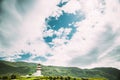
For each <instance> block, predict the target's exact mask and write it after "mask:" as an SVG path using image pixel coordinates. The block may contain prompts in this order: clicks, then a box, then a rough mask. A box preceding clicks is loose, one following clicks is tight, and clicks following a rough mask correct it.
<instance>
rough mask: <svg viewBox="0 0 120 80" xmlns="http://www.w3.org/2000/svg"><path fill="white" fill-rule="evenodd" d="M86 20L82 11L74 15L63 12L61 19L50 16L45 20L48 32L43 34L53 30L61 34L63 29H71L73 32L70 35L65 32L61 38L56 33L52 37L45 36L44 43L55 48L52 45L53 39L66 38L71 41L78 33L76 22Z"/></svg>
mask: <svg viewBox="0 0 120 80" xmlns="http://www.w3.org/2000/svg"><path fill="white" fill-rule="evenodd" d="M84 19H85V15H84V14H83V13H82V12H81V11H76V12H75V13H74V14H73V13H66V12H64V11H62V14H61V15H60V16H59V17H56V16H49V17H48V18H46V19H45V21H46V30H44V32H43V33H46V32H47V31H49V30H53V31H56V32H59V30H60V29H61V28H63V29H71V32H70V33H69V34H67V35H66V36H63V35H65V33H64V31H63V32H61V36H60V35H59V36H58V35H57V34H56V33H53V35H52V36H49V35H48V36H44V37H43V39H44V41H45V42H46V43H47V44H48V45H49V46H50V47H51V46H54V44H51V43H52V41H53V39H55V38H60V39H62V38H63V37H66V38H65V39H66V40H70V39H71V38H72V36H73V35H74V34H75V32H76V31H77V26H75V23H76V22H79V21H82V20H84Z"/></svg>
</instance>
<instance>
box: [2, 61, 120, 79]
mask: <svg viewBox="0 0 120 80" xmlns="http://www.w3.org/2000/svg"><path fill="white" fill-rule="evenodd" d="M36 65H37V64H35V63H26V62H8V61H0V75H3V74H11V73H18V74H21V75H27V74H29V73H33V72H35V70H36ZM42 74H43V75H45V76H72V77H104V78H108V79H109V80H120V77H119V75H120V70H118V69H116V68H93V69H80V68H77V67H61V66H43V65H42Z"/></svg>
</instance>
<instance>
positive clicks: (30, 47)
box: [0, 0, 120, 69]
mask: <svg viewBox="0 0 120 80" xmlns="http://www.w3.org/2000/svg"><path fill="white" fill-rule="evenodd" d="M36 1H37V2H36V3H35V6H34V7H33V8H32V9H31V10H30V11H29V12H28V13H26V15H24V16H22V15H21V14H20V13H19V12H17V10H16V8H15V3H11V4H10V6H8V5H7V6H6V5H4V6H5V7H6V8H5V13H7V14H9V15H12V16H13V18H15V19H14V21H15V22H14V21H12V20H11V17H9V18H8V20H7V18H5V19H2V20H3V22H4V23H6V24H3V23H2V24H0V25H2V27H4V28H3V29H2V28H0V31H2V33H3V34H5V37H6V39H8V40H9V38H11V37H12V38H11V39H10V41H11V42H10V41H8V43H9V42H10V44H12V45H11V46H10V47H9V48H8V47H5V46H2V45H0V51H2V52H3V53H4V54H3V53H2V54H1V55H0V57H5V56H6V57H8V58H6V60H10V61H11V60H12V61H13V60H14V58H15V57H14V58H12V57H11V56H14V55H16V58H20V56H18V55H19V54H22V53H20V51H21V50H24V51H26V52H30V53H31V54H33V56H32V57H31V58H30V59H29V60H28V62H33V61H32V59H33V58H35V57H36V56H40V55H42V56H44V57H45V54H46V53H51V54H52V55H53V56H51V57H47V59H48V60H47V61H46V62H44V63H43V62H41V63H43V64H47V65H62V66H72V65H70V64H69V62H70V61H71V60H72V59H74V58H76V57H79V56H83V55H87V54H88V53H89V52H90V51H91V50H92V49H93V48H95V47H97V46H101V45H102V46H101V47H98V48H99V50H103V47H104V44H99V45H98V43H100V40H101V41H102V40H104V39H103V37H102V36H101V35H103V36H104V35H106V34H103V33H104V32H105V31H106V28H107V27H106V25H109V26H110V27H111V28H112V31H113V34H114V33H116V37H117V38H116V39H115V41H114V43H113V44H112V46H108V45H107V42H106V43H105V45H107V46H108V47H107V48H108V49H106V50H105V51H103V52H102V51H100V52H101V53H100V54H101V55H98V57H97V58H98V61H97V62H95V63H92V64H91V65H89V66H85V67H84V68H91V67H95V66H98V67H100V66H107V67H109V66H111V67H116V68H119V69H120V65H119V61H116V60H114V59H111V58H108V57H107V58H103V57H105V56H106V55H109V52H110V51H111V49H114V47H115V46H117V45H119V42H120V35H119V34H120V33H118V31H119V29H120V23H119V21H120V15H119V14H120V8H119V7H120V5H119V3H118V2H117V1H113V0H106V2H105V3H106V4H105V5H103V4H102V2H100V0H93V1H91V0H80V1H78V0H70V1H69V2H68V3H67V4H66V5H65V6H64V7H62V8H59V7H57V6H56V5H57V4H58V3H59V0H53V1H50V2H49V0H36ZM4 4H8V3H7V2H6V3H4ZM9 8H10V9H9ZM61 10H64V11H65V12H68V13H73V12H74V13H75V11H76V10H81V11H83V13H85V17H86V19H85V20H83V21H81V22H78V23H77V24H76V25H77V32H76V33H75V34H74V36H73V37H72V39H71V40H66V39H65V37H66V35H67V34H69V33H70V31H71V29H69V28H66V29H63V28H61V29H60V30H59V31H53V30H49V31H47V33H44V34H43V33H42V31H43V30H44V29H45V27H46V25H45V21H44V20H45V18H46V17H49V16H50V15H52V16H56V15H57V16H60V14H62V13H61ZM101 10H103V11H104V13H101ZM3 17H6V16H3ZM4 20H5V21H4ZM8 21H9V22H8ZM14 23H15V24H14ZM63 32H64V35H63V37H62V38H59V37H58V38H56V39H54V40H53V43H54V44H57V45H56V46H55V47H53V48H50V47H49V46H48V45H47V44H46V43H45V41H44V40H43V36H46V35H47V36H52V35H53V34H54V33H55V34H56V35H57V36H60V35H61V34H62V33H63ZM0 36H1V35H0ZM110 36H111V35H110ZM13 37H15V40H12V39H14V38H13ZM16 37H17V39H16ZM5 41H7V40H5ZM64 42H68V44H64ZM28 43H29V44H28ZM3 47H4V48H3ZM9 56H10V57H9ZM91 57H92V55H91ZM36 62H37V61H36ZM110 63H112V64H110ZM73 64H74V63H73ZM74 66H78V65H74ZM78 67H81V66H78Z"/></svg>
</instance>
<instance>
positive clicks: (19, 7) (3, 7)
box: [0, 0, 35, 48]
mask: <svg viewBox="0 0 120 80" xmlns="http://www.w3.org/2000/svg"><path fill="white" fill-rule="evenodd" d="M34 2H35V0H0V48H2V47H3V48H4V47H10V46H11V45H12V44H13V43H14V42H15V41H16V40H17V39H19V36H20V25H21V22H22V19H23V14H24V15H25V14H26V13H27V12H28V11H29V10H30V9H31V7H32V5H33V4H34ZM30 6H31V7H30Z"/></svg>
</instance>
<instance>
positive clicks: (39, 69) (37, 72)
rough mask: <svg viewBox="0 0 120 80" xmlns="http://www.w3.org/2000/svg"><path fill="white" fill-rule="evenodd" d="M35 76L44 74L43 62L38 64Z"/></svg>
mask: <svg viewBox="0 0 120 80" xmlns="http://www.w3.org/2000/svg"><path fill="white" fill-rule="evenodd" d="M33 76H42V74H41V64H38V65H37V68H36V72H35V73H34V74H33Z"/></svg>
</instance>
